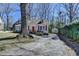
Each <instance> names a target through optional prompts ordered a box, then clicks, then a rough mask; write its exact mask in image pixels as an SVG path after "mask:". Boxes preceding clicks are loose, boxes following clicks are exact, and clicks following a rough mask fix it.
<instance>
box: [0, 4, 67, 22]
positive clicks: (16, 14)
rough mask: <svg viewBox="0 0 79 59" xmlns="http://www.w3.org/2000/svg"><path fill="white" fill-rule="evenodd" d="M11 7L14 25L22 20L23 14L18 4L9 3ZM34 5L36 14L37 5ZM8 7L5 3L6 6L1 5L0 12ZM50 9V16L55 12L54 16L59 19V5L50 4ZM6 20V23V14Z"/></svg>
mask: <svg viewBox="0 0 79 59" xmlns="http://www.w3.org/2000/svg"><path fill="white" fill-rule="evenodd" d="M9 5H10V7H11V8H12V11H11V13H10V14H9V15H10V16H11V17H10V18H11V19H12V22H13V23H15V22H16V21H17V20H20V18H21V15H20V14H21V13H20V7H19V4H17V3H9ZM33 5H34V8H33V9H34V11H33V13H35V12H36V5H37V4H33ZM6 6H7V4H6V3H5V4H3V5H2V4H0V11H3V10H4V8H6ZM50 8H51V12H50V16H51V15H53V12H54V16H55V17H57V16H58V14H57V13H58V12H57V11H58V9H59V4H55V3H54V4H50ZM61 10H63V11H65V9H63V8H61ZM3 18H4V20H5V22H6V16H5V14H4V17H3ZM49 18H50V19H51V17H49Z"/></svg>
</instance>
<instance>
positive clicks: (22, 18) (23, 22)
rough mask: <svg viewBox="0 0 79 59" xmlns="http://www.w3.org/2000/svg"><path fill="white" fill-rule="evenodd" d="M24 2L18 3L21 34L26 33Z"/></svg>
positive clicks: (24, 34)
mask: <svg viewBox="0 0 79 59" xmlns="http://www.w3.org/2000/svg"><path fill="white" fill-rule="evenodd" d="M26 5H27V4H26V3H21V4H20V9H21V34H22V35H23V36H26V35H27V21H26V20H27V19H26Z"/></svg>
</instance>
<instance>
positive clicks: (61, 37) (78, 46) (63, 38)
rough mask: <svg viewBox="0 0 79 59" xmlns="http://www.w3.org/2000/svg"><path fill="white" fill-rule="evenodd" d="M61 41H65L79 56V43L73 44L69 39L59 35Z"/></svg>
mask: <svg viewBox="0 0 79 59" xmlns="http://www.w3.org/2000/svg"><path fill="white" fill-rule="evenodd" d="M58 36H59V38H60V40H62V41H64V42H65V44H66V45H68V46H69V47H70V48H72V49H74V51H75V52H76V55H77V56H79V43H76V42H72V41H70V40H69V38H67V37H65V36H63V35H61V34H58Z"/></svg>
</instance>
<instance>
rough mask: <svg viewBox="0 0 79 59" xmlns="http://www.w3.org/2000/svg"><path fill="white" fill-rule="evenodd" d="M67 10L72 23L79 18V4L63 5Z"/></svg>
mask: <svg viewBox="0 0 79 59" xmlns="http://www.w3.org/2000/svg"><path fill="white" fill-rule="evenodd" d="M63 5H64V8H65V10H66V14H67V16H68V17H69V20H70V22H72V21H73V20H74V19H75V17H76V16H77V10H78V5H79V4H78V3H67V4H63Z"/></svg>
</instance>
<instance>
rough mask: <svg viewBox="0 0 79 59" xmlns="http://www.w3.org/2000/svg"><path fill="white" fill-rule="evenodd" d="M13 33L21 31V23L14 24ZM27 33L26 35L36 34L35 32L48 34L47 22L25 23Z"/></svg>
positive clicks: (32, 21) (30, 21) (31, 21)
mask: <svg viewBox="0 0 79 59" xmlns="http://www.w3.org/2000/svg"><path fill="white" fill-rule="evenodd" d="M14 28H15V30H14V31H20V30H21V21H20V20H19V21H17V22H16V23H15V24H14ZM27 29H28V30H27V31H28V33H36V32H43V33H48V21H47V20H38V19H35V20H28V21H27Z"/></svg>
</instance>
